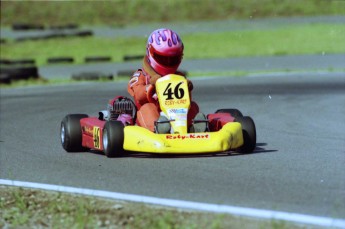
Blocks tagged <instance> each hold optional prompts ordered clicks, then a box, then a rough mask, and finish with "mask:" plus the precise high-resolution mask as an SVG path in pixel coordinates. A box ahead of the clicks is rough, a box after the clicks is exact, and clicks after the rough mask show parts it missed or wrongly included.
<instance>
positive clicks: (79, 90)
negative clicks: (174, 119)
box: [0, 73, 345, 219]
mask: <svg viewBox="0 0 345 229" xmlns="http://www.w3.org/2000/svg"><path fill="white" fill-rule="evenodd" d="M193 82H194V85H195V90H194V92H193V98H194V100H196V101H197V102H198V103H199V106H200V107H201V109H202V111H203V112H204V113H210V112H214V111H215V110H216V109H218V108H238V109H240V110H241V111H242V112H243V113H244V114H246V115H250V116H251V117H253V119H254V121H255V123H256V126H257V136H258V139H257V147H256V150H255V152H254V153H252V154H248V155H239V154H234V153H222V154H218V155H202V156H196V155H192V156H167V157H162V156H154V155H145V154H133V155H128V156H125V157H122V158H112V159H109V158H107V157H105V156H104V155H102V154H98V153H92V152H87V153H66V152H64V150H63V149H62V147H61V144H60V139H59V127H60V121H61V120H62V118H63V117H64V116H65V115H66V114H67V113H87V114H89V115H96V113H97V112H98V111H99V110H101V109H104V108H105V107H106V103H107V101H108V99H109V98H112V97H113V96H116V95H119V94H123V95H127V92H126V89H125V88H126V83H125V82H112V83H80V84H73V85H53V86H45V87H40V86H31V87H26V88H15V89H1V93H0V95H1V100H0V105H1V106H0V108H1V112H0V124H1V129H0V149H1V151H0V179H9V180H20V181H29V182H37V183H47V184H55V185H64V186H72V187H80V188H89V189H97V190H105V191H114V192H120V193H129V194H138V195H144V196H155V197H158V198H170V199H180V200H187V201H196V202H203V203H212V204H226V205H232V206H241V207H249V208H257V209H270V210H276V211H285V212H293V213H300V214H308V215H315V216H324V217H332V218H341V219H344V218H345V170H344V164H345V106H344V104H345V75H344V73H304V74H298V73H297V74H293V75H287V74H283V73H280V74H277V75H275V74H267V75H265V74H261V75H259V76H258V75H256V76H255V75H252V76H247V77H216V78H195V79H193Z"/></svg>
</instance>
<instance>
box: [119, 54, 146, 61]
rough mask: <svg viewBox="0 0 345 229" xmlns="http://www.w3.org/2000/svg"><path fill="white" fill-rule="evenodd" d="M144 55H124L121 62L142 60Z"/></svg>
mask: <svg viewBox="0 0 345 229" xmlns="http://www.w3.org/2000/svg"><path fill="white" fill-rule="evenodd" d="M143 58H144V55H125V56H123V61H132V60H142V59H143Z"/></svg>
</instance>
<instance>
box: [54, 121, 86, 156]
mask: <svg viewBox="0 0 345 229" xmlns="http://www.w3.org/2000/svg"><path fill="white" fill-rule="evenodd" d="M87 117H88V115H86V114H70V115H66V116H65V117H64V118H63V119H62V121H61V128H60V138H61V144H62V147H63V148H64V149H65V150H66V151H67V152H83V151H86V148H84V147H83V146H82V131H81V126H80V119H82V118H87Z"/></svg>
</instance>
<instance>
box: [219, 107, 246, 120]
mask: <svg viewBox="0 0 345 229" xmlns="http://www.w3.org/2000/svg"><path fill="white" fill-rule="evenodd" d="M216 113H228V114H231V116H232V117H234V118H237V117H243V114H242V112H241V111H239V110H238V109H233V108H230V109H219V110H217V111H216Z"/></svg>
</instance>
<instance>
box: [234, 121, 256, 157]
mask: <svg viewBox="0 0 345 229" xmlns="http://www.w3.org/2000/svg"><path fill="white" fill-rule="evenodd" d="M235 122H239V123H241V126H242V134H243V145H242V146H241V147H240V148H238V149H237V151H238V152H239V153H251V152H253V151H254V150H255V146H256V128H255V124H254V121H253V119H252V118H251V117H249V116H244V117H237V118H236V119H235Z"/></svg>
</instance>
